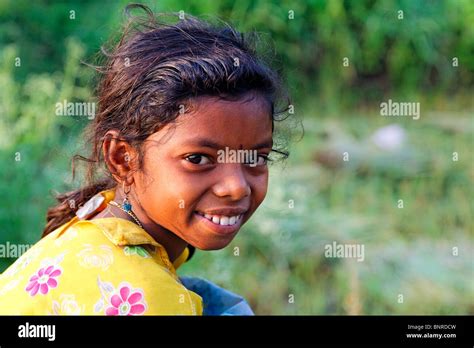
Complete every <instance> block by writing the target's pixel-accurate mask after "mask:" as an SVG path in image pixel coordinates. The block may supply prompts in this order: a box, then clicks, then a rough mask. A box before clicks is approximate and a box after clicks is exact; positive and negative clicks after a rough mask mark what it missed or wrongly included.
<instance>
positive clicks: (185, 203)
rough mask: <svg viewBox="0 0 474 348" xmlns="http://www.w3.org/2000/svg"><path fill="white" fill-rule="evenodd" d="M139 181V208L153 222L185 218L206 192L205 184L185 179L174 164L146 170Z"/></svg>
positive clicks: (192, 178)
mask: <svg viewBox="0 0 474 348" xmlns="http://www.w3.org/2000/svg"><path fill="white" fill-rule="evenodd" d="M161 163H163V162H161ZM138 181H139V182H138V183H137V189H138V190H139V192H140V201H141V204H142V206H143V207H144V209H145V210H146V211H147V214H148V215H149V216H150V217H151V218H152V219H153V220H155V221H159V220H161V221H163V220H176V216H179V215H181V214H187V213H188V212H189V209H188V208H191V207H192V206H193V204H194V203H195V202H196V200H197V199H198V198H199V197H200V196H201V195H202V193H203V192H204V191H205V189H206V180H203V179H202V178H196V177H193V176H190V175H186V174H185V173H183V171H182V169H181V168H179V167H178V166H176V164H173V163H167V164H164V163H163V165H159V166H155V165H150V166H148V167H147V171H146V175H141V176H140V177H139V179H138Z"/></svg>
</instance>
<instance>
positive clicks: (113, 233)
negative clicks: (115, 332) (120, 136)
mask: <svg viewBox="0 0 474 348" xmlns="http://www.w3.org/2000/svg"><path fill="white" fill-rule="evenodd" d="M100 195H102V196H103V197H104V198H105V203H106V202H108V201H110V200H111V199H113V196H114V193H113V191H112V190H109V191H103V192H101V193H100ZM103 207H104V205H103V204H102V209H103ZM98 211H100V210H99V209H96V210H95V213H97V212H98ZM188 256H189V250H188V249H186V250H185V251H184V252H183V254H182V255H181V256H180V257H179V258H178V259H177V260H176V261H175V262H174V263H171V262H170V260H169V258H168V255H167V253H166V250H165V249H164V247H163V246H161V245H160V244H158V243H157V242H156V241H155V240H154V239H153V238H152V237H151V236H150V235H149V234H148V233H146V232H145V231H144V230H143V229H141V228H140V227H139V226H137V225H136V224H134V223H132V222H130V221H127V220H125V219H120V218H115V217H114V218H101V219H96V220H87V219H85V220H80V218H79V217H75V218H74V219H72V220H71V221H69V222H68V223H66V224H64V225H63V226H61V227H59V228H58V229H56V230H55V231H53V232H52V233H50V234H49V235H47V236H46V237H44V238H43V239H41V240H40V241H39V242H38V243H37V244H35V245H34V246H33V247H32V248H30V249H29V250H28V251H27V252H26V253H25V254H23V255H22V256H21V257H20V258H19V259H18V260H17V261H16V262H15V263H14V264H13V265H11V266H10V267H9V268H8V269H7V270H6V271H5V272H4V273H3V274H2V275H1V276H0V315H5V314H8V315H55V314H57V315H202V311H203V305H202V299H201V297H200V296H199V295H197V294H196V293H194V292H192V291H189V290H188V289H186V288H185V287H184V285H183V284H182V283H181V281H180V279H179V278H178V276H177V274H176V269H177V268H178V267H179V266H180V265H181V264H183V263H184V262H185V261H186V260H187V259H188Z"/></svg>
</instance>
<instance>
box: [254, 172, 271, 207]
mask: <svg viewBox="0 0 474 348" xmlns="http://www.w3.org/2000/svg"><path fill="white" fill-rule="evenodd" d="M267 189H268V171H267V172H266V173H265V174H263V175H259V176H258V177H255V178H254V179H253V181H252V191H253V200H254V202H255V203H256V204H257V205H259V204H260V203H262V202H263V200H264V199H265V196H266V195H267Z"/></svg>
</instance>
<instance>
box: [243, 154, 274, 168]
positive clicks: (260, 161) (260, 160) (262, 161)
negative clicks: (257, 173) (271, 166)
mask: <svg viewBox="0 0 474 348" xmlns="http://www.w3.org/2000/svg"><path fill="white" fill-rule="evenodd" d="M268 161H270V159H269V158H268V156H267V155H258V157H257V163H255V162H252V163H248V164H247V165H248V166H249V167H258V166H265V165H267V162H268Z"/></svg>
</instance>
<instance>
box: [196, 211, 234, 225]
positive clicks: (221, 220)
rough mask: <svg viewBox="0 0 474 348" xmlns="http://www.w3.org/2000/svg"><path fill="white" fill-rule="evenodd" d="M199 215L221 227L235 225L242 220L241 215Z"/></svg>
mask: <svg viewBox="0 0 474 348" xmlns="http://www.w3.org/2000/svg"><path fill="white" fill-rule="evenodd" d="M199 215H201V216H204V217H205V218H206V219H208V220H210V221H212V222H213V223H215V224H216V225H221V226H232V225H235V224H236V223H237V222H239V220H240V219H241V218H242V214H241V215H235V216H221V215H210V214H202V213H199Z"/></svg>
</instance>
